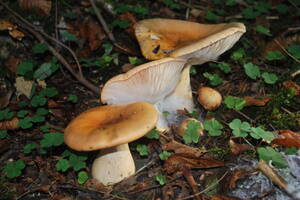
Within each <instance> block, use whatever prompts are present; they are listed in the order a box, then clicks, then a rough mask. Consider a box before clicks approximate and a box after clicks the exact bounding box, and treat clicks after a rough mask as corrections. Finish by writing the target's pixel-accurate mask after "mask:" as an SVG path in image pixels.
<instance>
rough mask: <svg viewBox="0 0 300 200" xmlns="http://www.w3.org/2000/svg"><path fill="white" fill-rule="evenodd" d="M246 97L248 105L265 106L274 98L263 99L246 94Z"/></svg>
mask: <svg viewBox="0 0 300 200" xmlns="http://www.w3.org/2000/svg"><path fill="white" fill-rule="evenodd" d="M244 99H245V101H246V106H265V105H266V104H267V103H268V102H269V101H270V100H271V99H272V98H271V97H264V98H262V99H258V98H254V97H251V96H245V97H244Z"/></svg>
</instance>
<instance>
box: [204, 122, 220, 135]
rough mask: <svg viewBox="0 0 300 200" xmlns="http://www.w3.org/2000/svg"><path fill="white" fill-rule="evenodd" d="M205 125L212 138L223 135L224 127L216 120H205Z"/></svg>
mask: <svg viewBox="0 0 300 200" xmlns="http://www.w3.org/2000/svg"><path fill="white" fill-rule="evenodd" d="M203 125H204V129H205V130H206V131H208V135H210V136H220V135H221V134H222V129H223V125H222V124H220V122H218V121H217V120H215V119H212V120H205V121H204V123H203Z"/></svg>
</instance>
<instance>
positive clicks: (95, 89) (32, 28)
mask: <svg viewBox="0 0 300 200" xmlns="http://www.w3.org/2000/svg"><path fill="white" fill-rule="evenodd" d="M0 4H1V5H2V6H3V7H4V8H5V9H6V10H8V11H9V12H10V13H12V14H13V15H14V16H16V17H17V18H18V19H19V20H20V21H21V22H23V23H20V24H21V25H22V26H23V27H24V28H25V29H26V30H28V31H29V32H30V33H32V34H33V35H34V36H35V37H36V38H37V39H38V40H39V41H40V42H41V43H44V44H46V45H47V47H48V49H49V51H50V52H51V53H52V54H53V55H54V56H55V57H56V58H57V59H58V60H59V61H60V62H61V63H62V64H63V65H64V66H65V67H66V68H67V69H68V70H69V72H70V73H71V74H72V75H73V76H74V77H75V78H76V79H77V80H78V81H79V82H80V83H82V84H83V85H84V86H85V87H87V88H88V89H90V90H91V91H93V92H94V93H95V94H99V89H98V87H96V86H95V85H94V84H92V83H91V82H89V81H88V80H87V79H85V78H84V76H83V74H82V70H81V65H80V63H79V61H78V58H77V56H76V54H75V52H74V51H73V50H72V49H70V48H69V47H68V46H66V45H65V44H63V43H62V42H60V41H58V40H57V39H55V38H53V37H52V36H50V35H48V34H47V33H45V32H44V31H43V30H41V29H39V28H37V27H36V26H34V25H33V24H31V23H30V22H28V21H27V20H26V19H24V18H23V17H22V16H20V15H19V14H18V13H16V12H15V11H13V10H12V9H10V8H9V7H8V6H7V5H6V4H5V3H3V2H1V1H0ZM42 35H43V36H45V37H47V38H48V39H50V40H52V41H54V42H56V43H57V44H59V45H60V46H62V47H64V48H65V49H67V50H68V51H69V52H70V53H71V54H72V56H73V58H74V60H75V62H76V64H77V66H78V71H79V72H78V73H76V72H75V71H74V70H73V68H72V67H71V65H70V64H69V63H68V61H67V60H66V59H65V58H64V57H63V56H62V55H61V54H60V53H59V52H58V51H56V50H55V48H54V47H52V46H51V45H50V44H49V43H48V42H47V41H46V40H45V39H44V38H43V36H42Z"/></svg>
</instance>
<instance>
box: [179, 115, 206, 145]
mask: <svg viewBox="0 0 300 200" xmlns="http://www.w3.org/2000/svg"><path fill="white" fill-rule="evenodd" d="M201 129H202V126H201V124H200V122H197V121H194V120H191V121H189V122H188V123H187V129H186V130H185V131H184V135H183V136H182V138H183V140H184V142H185V143H186V144H191V143H198V142H199V137H200V135H199V133H198V131H199V130H201Z"/></svg>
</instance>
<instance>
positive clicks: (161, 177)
mask: <svg viewBox="0 0 300 200" xmlns="http://www.w3.org/2000/svg"><path fill="white" fill-rule="evenodd" d="M155 180H156V181H157V182H158V183H159V184H160V185H165V184H166V183H167V178H166V176H165V175H163V174H162V173H160V174H158V175H156V176H155Z"/></svg>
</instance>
